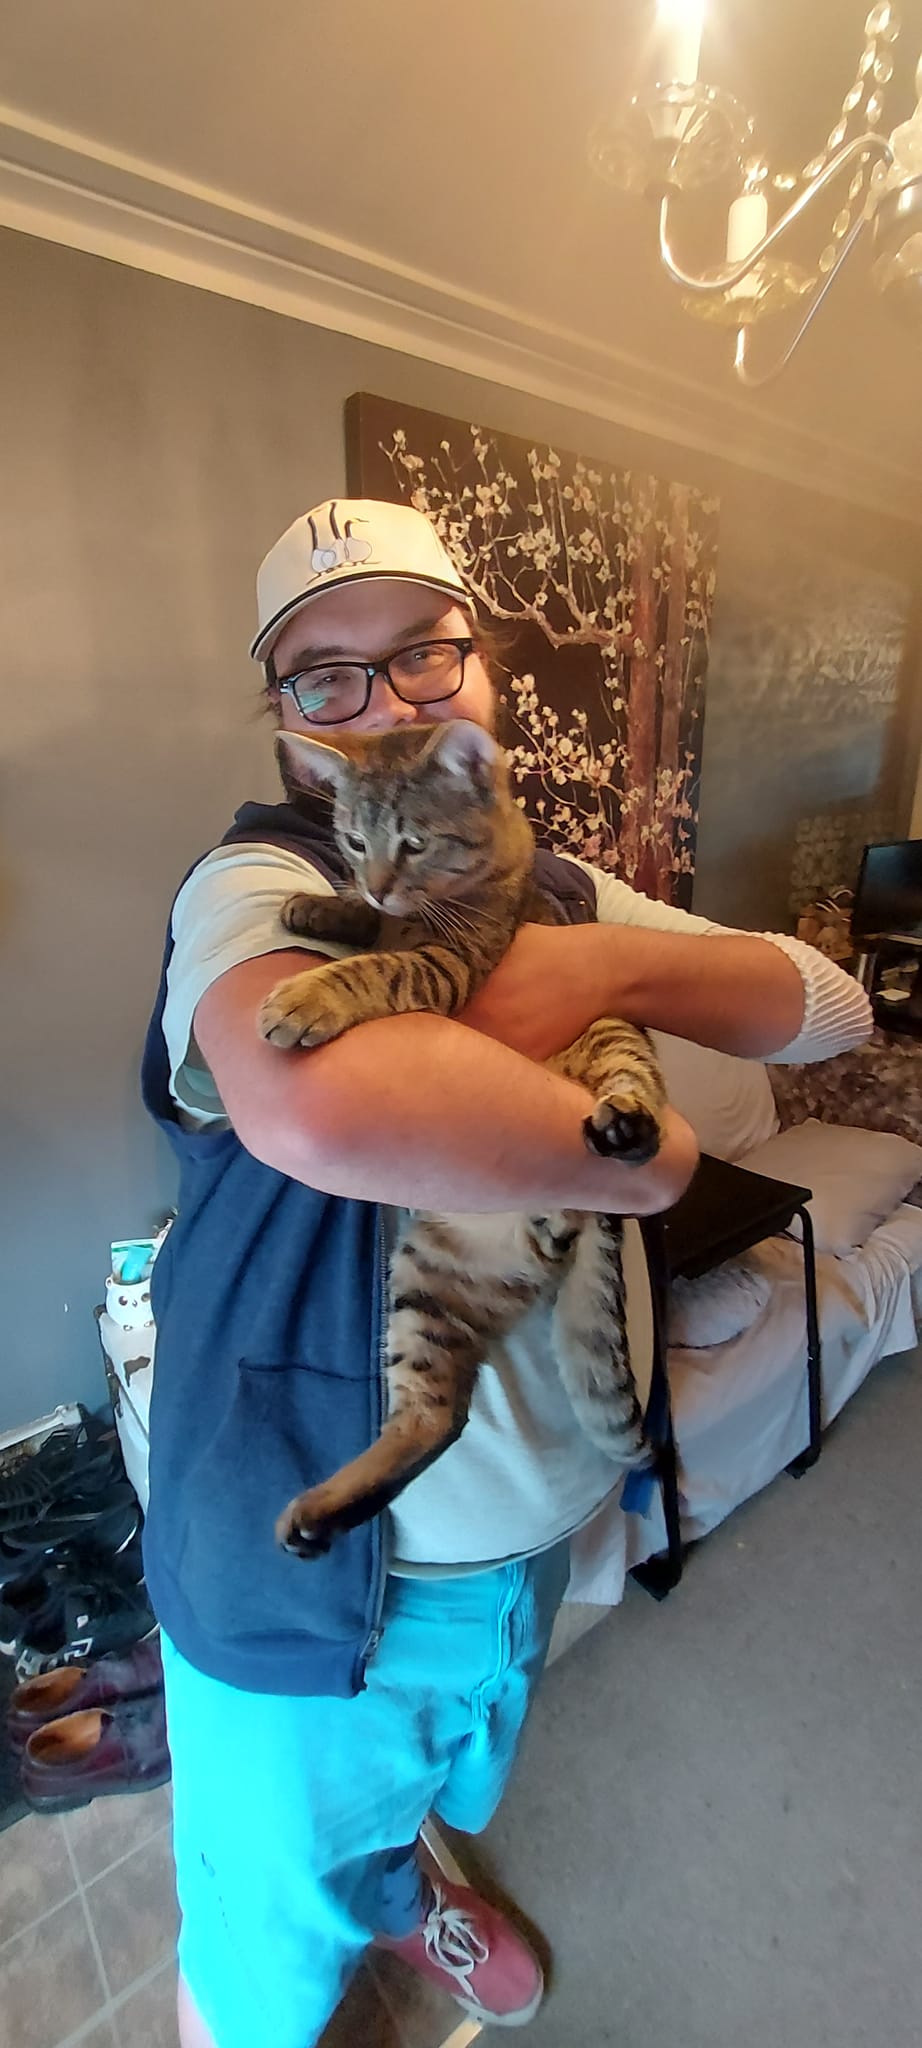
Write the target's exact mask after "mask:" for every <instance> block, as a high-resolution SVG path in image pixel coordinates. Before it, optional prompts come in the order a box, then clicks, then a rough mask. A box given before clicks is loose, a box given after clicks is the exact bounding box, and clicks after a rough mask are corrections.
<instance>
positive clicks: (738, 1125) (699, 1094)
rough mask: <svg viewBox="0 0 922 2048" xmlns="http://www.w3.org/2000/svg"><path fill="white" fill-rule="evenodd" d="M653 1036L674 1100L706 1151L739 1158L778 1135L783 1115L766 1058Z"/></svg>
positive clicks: (665, 1035)
mask: <svg viewBox="0 0 922 2048" xmlns="http://www.w3.org/2000/svg"><path fill="white" fill-rule="evenodd" d="M650 1035H651V1037H652V1039H653V1043H654V1045H655V1046H656V1051H657V1056H658V1058H659V1062H660V1065H661V1067H662V1069H663V1074H664V1076H665V1081H666V1093H667V1095H668V1097H669V1100H670V1102H671V1103H672V1104H673V1107H674V1108H675V1109H677V1110H678V1111H679V1114H680V1116H684V1117H685V1119H686V1121H687V1122H688V1123H690V1124H691V1127H692V1130H693V1131H694V1133H695V1137H696V1138H697V1140H698V1143H699V1145H700V1147H701V1150H702V1152H710V1153H711V1154H712V1156H713V1157H714V1158H715V1159H729V1160H731V1161H733V1160H738V1159H741V1158H742V1155H743V1153H744V1152H751V1150H752V1148H753V1146H754V1145H761V1144H763V1143H764V1142H765V1140H766V1138H770V1137H771V1136H772V1133H773V1132H774V1131H777V1129H778V1111H777V1108H776V1105H775V1098H774V1095H773V1094H772V1087H771V1082H770V1081H769V1078H768V1074H767V1073H766V1070H765V1067H764V1066H763V1064H762V1061H761V1060H741V1059H737V1058H736V1057H735V1055H734V1054H733V1053H729V1052H714V1051H713V1050H712V1048H711V1047H710V1046H706V1045H692V1044H690V1043H689V1041H688V1039H686V1038H673V1037H672V1036H671V1034H670V1033H669V1032H666V1031H653V1032H651V1034H650Z"/></svg>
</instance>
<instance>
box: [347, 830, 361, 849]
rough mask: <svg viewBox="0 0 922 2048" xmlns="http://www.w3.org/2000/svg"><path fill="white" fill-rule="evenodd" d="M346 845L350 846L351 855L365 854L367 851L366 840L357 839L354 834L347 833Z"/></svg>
mask: <svg viewBox="0 0 922 2048" xmlns="http://www.w3.org/2000/svg"><path fill="white" fill-rule="evenodd" d="M346 845H347V846H348V848H349V852H350V853H364V851H365V841H364V839H359V838H357V836H356V834H355V833H354V832H347V833H346Z"/></svg>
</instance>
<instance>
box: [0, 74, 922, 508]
mask: <svg viewBox="0 0 922 2048" xmlns="http://www.w3.org/2000/svg"><path fill="white" fill-rule="evenodd" d="M0 224H2V225H3V226H5V227H9V228H16V229H19V230H20V231H21V232H22V233H25V234H30V235H37V236H40V237H41V238H43V239H44V240H46V241H53V242H61V243H64V244H65V245H67V246H68V247H69V248H75V249H83V250H85V251H86V252H87V253H88V254H90V255H94V256H105V257H108V258H110V259H112V260H113V261H115V262H119V263H125V264H128V265H129V266H131V267H132V268H134V269H139V270H147V271H151V272H153V273H155V274H156V275H157V276H160V277H168V278H172V279H174V280H175V281H176V282H178V283H180V284H191V285H196V286H198V287H200V288H201V289H203V290H207V291H211V292H217V293H219V294H221V295H222V296H224V297H226V298H232V299H239V300H243V301H244V302H245V303H247V304H249V305H254V306H262V307H266V308H267V309H268V310H270V311H271V312H276V313H284V314H286V315H288V317H289V318H292V319H296V320H303V321H307V322H309V323H310V324H311V325H314V326H318V327H327V328H332V329H333V330H334V331H335V332H337V333H341V334H349V335H353V336H355V337H356V338H358V339H360V340H362V341H370V342H375V343H377V344H378V345H379V346H380V347H382V348H390V349H397V350H398V351H399V352H400V353H401V354H404V355H411V356H417V357H421V358H423V359H424V360H426V361H429V362H434V363H440V364H442V365H443V366H444V367H446V368H449V369H452V370H461V371H465V372H466V373H467V374H468V375H470V376H474V377H481V378H485V379H487V380H488V381H489V382H491V383H494V384H502V385H507V386H511V387H513V388H514V389H516V390H519V391H526V392H529V393H531V394H532V395H533V396H534V397H536V398H541V399H546V400H548V401H550V402H552V403H554V404H558V405H565V406H568V407H570V408H571V409H575V410H576V411H578V412H583V413H588V414H590V415H591V416H592V417H593V418H595V419H604V420H611V421H613V422H616V423H618V424H620V425H625V426H630V427H633V428H636V429H638V430H639V431H642V432H644V433H648V434H651V435H654V436H656V437H657V438H658V439H662V440H667V441H672V442H675V443H677V444H678V445H679V446H681V447H685V448H691V449H699V450H703V451H705V452H707V453H709V454H713V455H718V456H720V457H721V458H722V459H723V460H724V461H732V462H733V463H735V464H738V465H740V466H742V467H744V468H747V469H755V470H758V471H761V472H762V473H763V474H765V475H768V476H774V477H779V478H781V479H783V480H784V481H785V482H788V483H794V484H796V485H798V486H803V484H804V480H805V479H806V480H808V482H809V486H810V488H811V489H812V490H814V491H816V490H819V491H823V492H826V493H828V494H829V495H830V496H832V497H835V498H839V499H842V500H846V501H848V502H850V503H854V504H860V505H863V506H864V507H866V508H870V509H872V510H874V511H878V512H884V513H888V514H890V515H894V514H896V515H897V516H899V517H902V518H904V519H907V520H911V521H913V522H916V523H922V488H920V483H919V479H918V478H917V476H916V475H915V474H914V473H913V472H912V471H911V470H908V469H907V470H903V469H901V468H898V467H896V466H895V465H892V464H890V463H887V462H883V461H880V460H877V459H872V458H870V457H864V456H861V455H856V452H855V450H854V448H851V447H849V446H848V445H847V444H845V443H841V442H836V441H831V440H829V439H827V438H826V437H825V436H823V435H819V434H815V433H813V432H811V431H810V430H809V429H805V428H804V429H801V428H797V427H793V426H792V425H791V424H790V422H788V421H786V420H784V419H781V418H775V417H773V416H772V415H771V414H769V413H766V412H765V411H764V410H760V411H759V413H758V414H756V413H754V412H753V411H752V409H751V407H750V406H749V405H748V404H747V401H746V400H745V399H744V398H742V397H738V396H737V395H736V393H735V392H732V391H731V392H720V393H717V392H715V391H713V390H712V389H710V388H709V387H707V386H706V385H703V384H700V383H698V382H696V381H695V380H694V379H692V378H689V377H683V376H681V375H680V374H676V373H672V372H667V371H662V370H659V369H656V368H655V367H654V366H652V365H651V364H650V363H648V362H644V361H642V360H640V359H639V358H637V357H634V356H631V355H630V354H629V353H628V352H627V351H625V350H622V349H619V348H615V347H612V346H610V345H605V344H602V343H599V342H594V341H587V340H586V338H585V337H584V336H582V335H579V334H576V333H573V332H571V331H569V330H568V329H566V328H562V327H556V326H554V325H552V324H551V323H549V322H546V321H542V320H536V319H535V318H533V317H532V316H531V315H529V314H528V313H527V312H526V311H525V310H519V309H517V308H515V307H512V306H507V305H503V304H502V303H501V302H500V301H498V300H493V299H487V298H482V297H478V296H477V295H476V294H473V293H470V292H466V291H463V290H461V289H458V288H455V287H453V286H452V285H451V284H449V283H447V282H446V281H445V280H444V279H442V278H437V277H433V276H430V275H428V274H427V273H425V272H423V271H419V270H414V269H412V268H410V267H408V266H406V265H403V264H400V263H397V262H395V261H394V260H393V259H392V258H391V257H386V256H384V255H382V254H380V253H379V252H378V251H376V250H373V249H367V248H362V247H361V246H359V245H358V244H356V243H353V242H349V241H346V240H344V239H341V238H339V237H337V236H335V235H329V234H325V233H324V232H323V231H322V230H320V229H316V228H310V227H307V226H305V225H304V224H303V223H302V222H299V221H295V220H290V219H287V218H286V217H285V216H284V215H281V214H276V213H271V212H267V211H265V210H264V209H261V208H258V207H255V206H251V205H249V204H248V203H247V202H246V201H245V200H242V199H238V198H236V197H234V196H232V195H230V194H228V193H226V192H221V191H217V190H214V189H213V188H211V187H209V186H207V185H202V184H198V183H196V182H194V181H192V180H189V179H183V178H179V177H178V176H175V175H172V174H170V173H168V172H166V171H164V170H162V169H161V168H160V167H159V166H157V165H155V164H150V163H145V162H142V161H141V160H140V159H139V158H136V157H131V156H127V155H123V154H121V153H119V152H116V151H114V150H111V149H108V148H107V147H106V146H105V145H104V144H102V143H100V142H95V141H93V140H92V139H90V138H88V137H86V136H80V135H75V134H72V133H70V132H69V131H67V130H66V129H62V128H56V127H53V126H51V125H50V124H49V123H47V122H41V121H37V120H34V119H32V117H30V116H29V115H26V114H24V113H22V112H20V111H19V110H18V109H16V108H13V107H6V106H2V105H0Z"/></svg>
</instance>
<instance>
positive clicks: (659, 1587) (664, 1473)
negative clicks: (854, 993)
mask: <svg viewBox="0 0 922 2048" xmlns="http://www.w3.org/2000/svg"><path fill="white" fill-rule="evenodd" d="M656 1476H657V1480H658V1481H659V1488H660V1493H661V1495H662V1501H663V1518H664V1520H665V1523H666V1545H667V1547H666V1549H665V1550H661V1551H660V1552H659V1553H658V1555H657V1556H656V1557H648V1558H647V1561H646V1564H635V1565H634V1567H633V1570H632V1572H631V1578H632V1579H636V1581H637V1584H638V1586H642V1587H643V1590H644V1592H645V1593H649V1594H651V1596H652V1598H653V1599H654V1600H665V1598H666V1595H667V1593H671V1592H672V1591H673V1588H674V1587H675V1586H677V1585H678V1583H679V1580H680V1579H681V1577H682V1569H683V1565H684V1562H685V1552H684V1550H683V1547H682V1529H681V1524H680V1519H679V1475H678V1468H677V1465H676V1449H675V1437H674V1436H673V1434H672V1417H671V1416H670V1418H669V1426H668V1431H667V1435H666V1439H665V1442H664V1443H662V1444H661V1445H660V1449H659V1454H658V1456H657V1461H656Z"/></svg>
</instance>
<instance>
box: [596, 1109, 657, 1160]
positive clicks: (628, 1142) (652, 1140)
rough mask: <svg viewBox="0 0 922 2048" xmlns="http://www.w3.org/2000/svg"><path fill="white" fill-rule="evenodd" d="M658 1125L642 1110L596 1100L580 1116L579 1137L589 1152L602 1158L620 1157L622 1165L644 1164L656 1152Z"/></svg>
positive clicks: (653, 1118) (654, 1155)
mask: <svg viewBox="0 0 922 2048" xmlns="http://www.w3.org/2000/svg"><path fill="white" fill-rule="evenodd" d="M659 1135H660V1134H659V1125H658V1123H657V1121H656V1118H655V1117H653V1116H650V1114H649V1112H648V1111H647V1110H645V1109H617V1108H616V1107H615V1104H614V1103H613V1102H597V1103H596V1106H595V1108H594V1110H593V1112H592V1115H591V1116H587V1117H584V1119H583V1137H584V1138H585V1140H586V1145H587V1147H588V1149H589V1151H590V1152H598V1153H600V1155H601V1157H602V1158H603V1159H623V1161H624V1163H625V1165H626V1166H645V1165H646V1162H647V1160H648V1159H654V1158H655V1157H656V1154H657V1152H658V1151H659Z"/></svg>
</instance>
